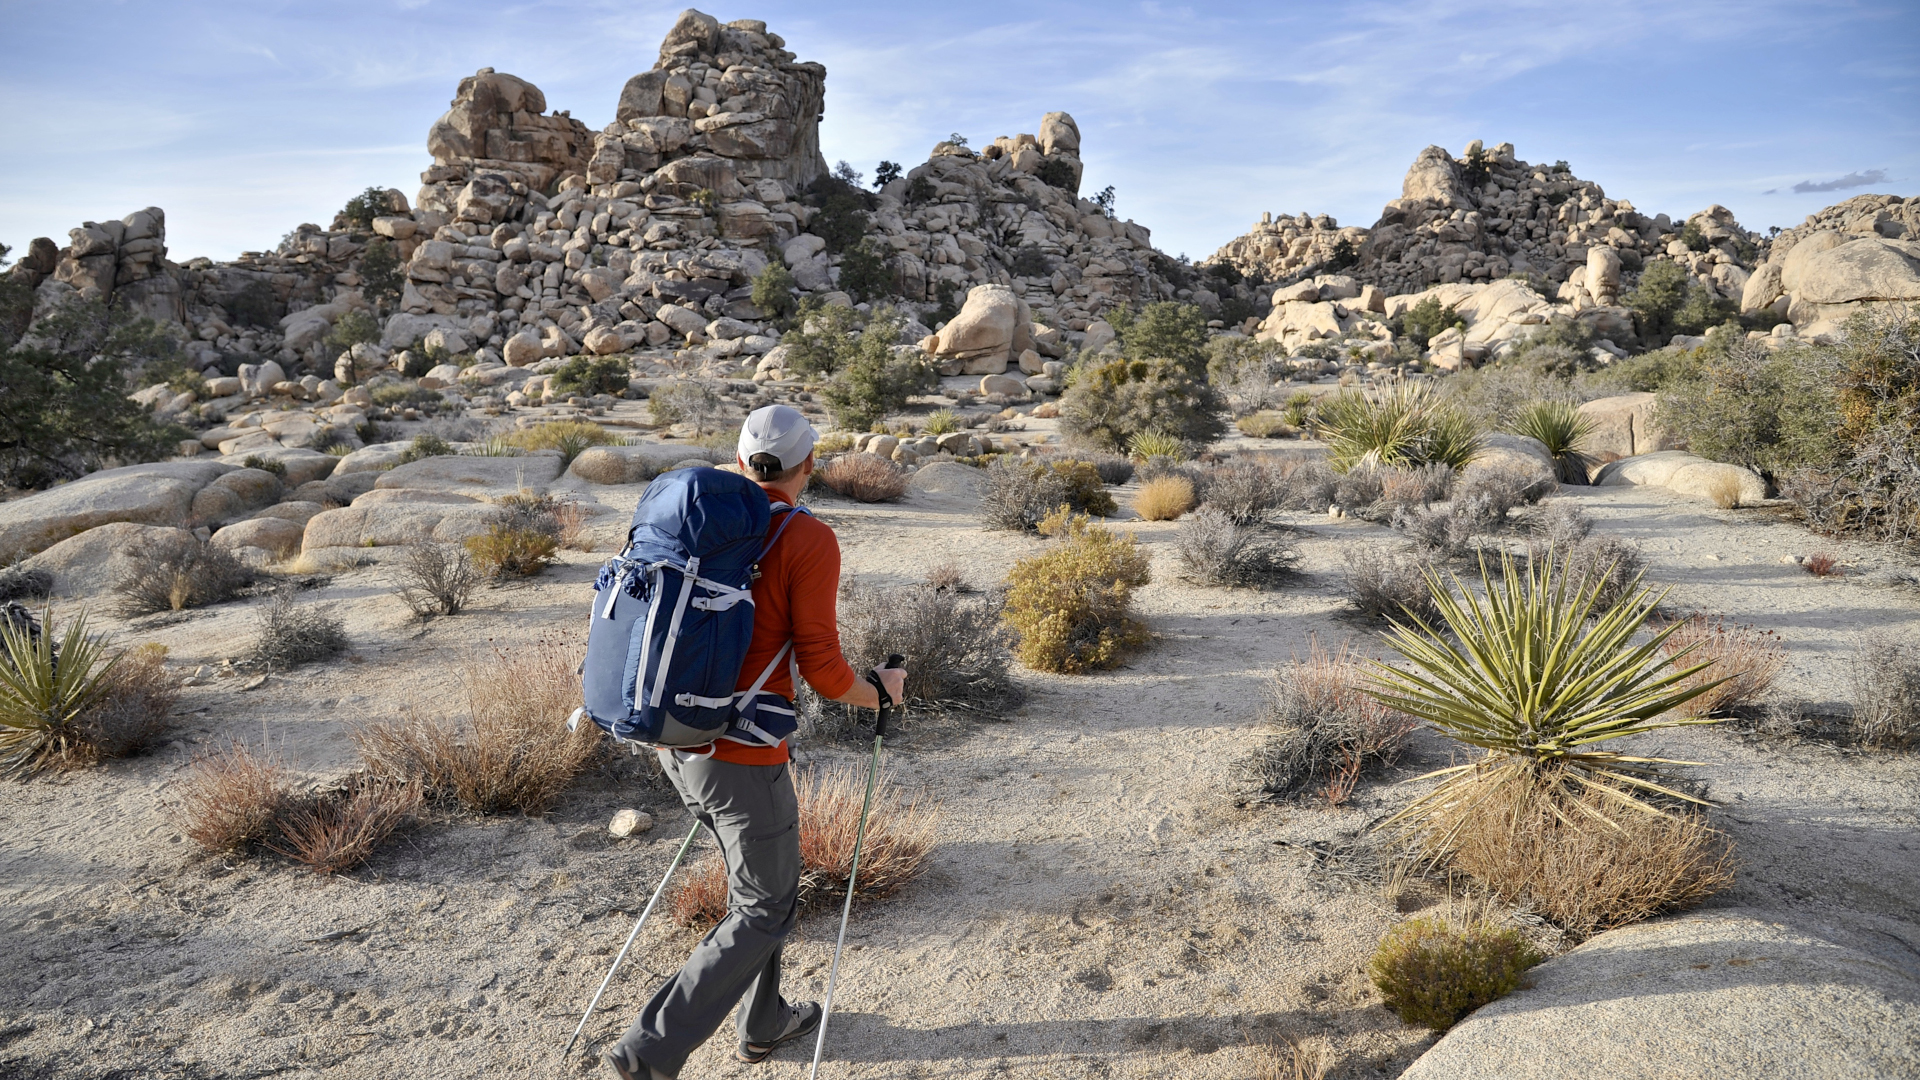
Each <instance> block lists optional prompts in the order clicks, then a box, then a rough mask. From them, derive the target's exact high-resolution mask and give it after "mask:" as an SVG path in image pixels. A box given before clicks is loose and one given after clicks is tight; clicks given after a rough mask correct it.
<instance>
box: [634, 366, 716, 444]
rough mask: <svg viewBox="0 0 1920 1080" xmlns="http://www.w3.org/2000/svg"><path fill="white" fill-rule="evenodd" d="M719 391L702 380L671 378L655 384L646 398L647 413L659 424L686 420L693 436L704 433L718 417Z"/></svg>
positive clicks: (684, 421) (677, 422) (664, 424)
mask: <svg viewBox="0 0 1920 1080" xmlns="http://www.w3.org/2000/svg"><path fill="white" fill-rule="evenodd" d="M721 408H722V403H721V400H720V394H719V392H718V391H717V390H715V389H714V388H713V385H712V384H711V383H709V382H707V381H706V380H704V379H675V380H674V381H673V382H671V383H668V384H666V385H664V386H656V387H654V389H653V393H652V394H650V395H648V397H647V415H648V416H650V417H652V418H653V422H654V423H656V424H659V425H661V426H666V425H669V424H679V423H687V424H692V425H693V433H694V436H695V437H698V436H701V435H705V434H706V433H707V429H708V428H709V427H711V426H713V422H714V421H715V420H717V419H718V418H719V415H720V410H721Z"/></svg>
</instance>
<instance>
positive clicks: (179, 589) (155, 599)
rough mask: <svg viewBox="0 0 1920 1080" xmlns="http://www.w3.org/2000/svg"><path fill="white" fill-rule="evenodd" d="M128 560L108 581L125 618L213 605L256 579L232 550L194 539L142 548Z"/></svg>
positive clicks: (252, 571) (256, 574)
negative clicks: (172, 546)
mask: <svg viewBox="0 0 1920 1080" xmlns="http://www.w3.org/2000/svg"><path fill="white" fill-rule="evenodd" d="M129 558H130V559H131V562H130V563H129V565H128V566H127V568H126V570H125V571H123V572H122V573H121V575H120V578H119V580H117V581H115V582H114V583H113V591H114V592H115V593H117V594H118V595H119V597H120V613H121V614H122V615H126V616H129V617H132V616H137V615H151V614H153V613H155V612H158V611H183V610H185V609H187V608H190V607H204V606H205V605H207V604H218V603H220V602H222V601H225V600H231V599H233V598H234V597H235V596H237V595H239V593H240V590H242V589H244V588H246V587H247V586H249V585H251V584H253V583H254V582H255V581H257V580H258V579H259V574H258V573H257V572H256V571H254V570H253V569H252V568H251V567H249V566H247V565H246V564H245V563H242V562H241V561H240V560H238V559H236V558H234V557H233V553H232V552H230V551H228V550H227V549H225V548H217V547H214V546H213V545H212V544H207V543H201V542H199V541H195V542H194V543H192V544H190V545H188V546H186V547H184V548H181V549H180V550H178V551H171V552H160V551H156V550H154V549H152V548H143V549H140V550H137V551H134V552H132V553H130V555H129Z"/></svg>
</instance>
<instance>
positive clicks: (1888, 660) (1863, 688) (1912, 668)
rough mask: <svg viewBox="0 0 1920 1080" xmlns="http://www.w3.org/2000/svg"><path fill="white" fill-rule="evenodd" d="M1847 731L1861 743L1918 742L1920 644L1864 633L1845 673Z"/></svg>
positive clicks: (1902, 746)
mask: <svg viewBox="0 0 1920 1080" xmlns="http://www.w3.org/2000/svg"><path fill="white" fill-rule="evenodd" d="M1848 674H1849V679H1848V682H1849V684H1850V686H1849V690H1850V693H1849V697H1851V698H1852V702H1853V733H1854V737H1855V738H1857V739H1858V740H1859V741H1860V744H1861V745H1862V746H1870V747H1873V748H1875V749H1878V750H1906V749H1910V748H1912V747H1915V746H1920V645H1917V644H1915V643H1914V642H1912V641H1908V640H1904V639H1901V638H1896V637H1893V636H1892V635H1890V634H1887V633H1884V632H1876V633H1872V634H1869V635H1867V638H1866V640H1865V641H1864V642H1862V644H1861V646H1860V651H1859V652H1857V653H1854V655H1853V663H1852V665H1851V667H1850V671H1849V673H1848Z"/></svg>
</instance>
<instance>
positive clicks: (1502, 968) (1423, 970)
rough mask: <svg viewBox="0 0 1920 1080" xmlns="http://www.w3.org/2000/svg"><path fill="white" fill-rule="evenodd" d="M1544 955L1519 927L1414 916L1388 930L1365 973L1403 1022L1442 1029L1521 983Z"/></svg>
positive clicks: (1509, 991) (1436, 1029) (1523, 983)
mask: <svg viewBox="0 0 1920 1080" xmlns="http://www.w3.org/2000/svg"><path fill="white" fill-rule="evenodd" d="M1542 959H1544V957H1542V956H1541V955H1540V954H1539V953H1538V952H1536V951H1535V950H1534V948H1533V946H1532V945H1530V944H1528V943H1527V939H1526V938H1524V937H1522V936H1521V935H1520V933H1519V931H1517V930H1513V929H1508V928H1503V927H1495V926H1493V925H1491V924H1488V923H1485V922H1474V923H1468V924H1466V925H1464V926H1454V925H1453V924H1451V923H1449V922H1447V921H1446V920H1444V919H1439V918H1417V919H1408V920H1407V921H1406V922H1403V923H1401V924H1399V925H1398V926H1395V927H1394V928H1393V929H1391V930H1389V931H1387V936H1386V937H1385V938H1384V939H1382V940H1381V942H1380V947H1379V948H1378V949H1377V950H1375V952H1374V954H1373V959H1372V961H1371V962H1369V963H1368V965H1367V974H1368V975H1369V976H1370V977H1371V978H1372V980H1373V985H1374V988H1375V989H1377V990H1379V991H1380V996H1381V997H1382V998H1384V999H1385V1003H1386V1006H1387V1008H1389V1009H1392V1010H1393V1011H1394V1013H1395V1015H1397V1016H1399V1017H1400V1019H1401V1020H1403V1021H1405V1022H1406V1023H1409V1024H1419V1025H1421V1026H1423V1027H1427V1028H1430V1029H1431V1030H1434V1031H1445V1030H1447V1029H1448V1028H1450V1027H1452V1026H1453V1025H1454V1024H1456V1023H1458V1022H1459V1021H1460V1020H1461V1019H1462V1018H1463V1017H1465V1016H1466V1015H1467V1014H1468V1013H1470V1012H1472V1011H1473V1010H1475V1009H1477V1008H1479V1007H1480V1006H1482V1005H1485V1004H1487V1003H1488V1002H1490V1001H1495V1000H1497V999H1499V998H1503V997H1505V996H1506V995H1508V994H1510V993H1512V992H1513V991H1515V990H1517V989H1519V988H1520V987H1521V986H1523V985H1525V983H1526V971H1527V969H1528V968H1530V967H1532V966H1534V965H1535V964H1538V963H1539V962H1540V961H1541V960H1542Z"/></svg>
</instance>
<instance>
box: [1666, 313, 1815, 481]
mask: <svg viewBox="0 0 1920 1080" xmlns="http://www.w3.org/2000/svg"><path fill="white" fill-rule="evenodd" d="M1694 364H1695V365H1696V367H1695V369H1694V372H1693V374H1692V375H1691V377H1689V378H1686V379H1684V380H1683V381H1680V382H1677V383H1673V384H1670V385H1669V386H1668V387H1667V388H1666V389H1665V390H1664V391H1663V392H1662V393H1661V395H1660V403H1659V417H1660V423H1661V424H1662V425H1663V426H1664V427H1666V428H1667V430H1668V431H1670V432H1672V433H1673V434H1674V435H1676V436H1678V437H1680V438H1682V439H1685V440H1686V443H1687V446H1688V447H1689V448H1690V449H1691V450H1692V451H1693V452H1694V453H1696V454H1699V455H1701V456H1702V457H1707V458H1711V459H1713V460H1714V461H1728V462H1732V463H1733V464H1736V465H1743V466H1746V467H1747V468H1749V469H1753V470H1755V471H1756V472H1759V473H1761V474H1763V475H1766V476H1769V477H1772V476H1777V475H1779V474H1780V473H1783V472H1785V471H1786V470H1787V469H1789V468H1792V467H1794V466H1800V465H1805V466H1812V467H1815V468H1826V467H1830V466H1832V465H1834V464H1836V463H1837V461H1838V460H1839V458H1840V455H1841V453H1842V451H1843V448H1844V446H1845V434H1844V432H1843V430H1842V427H1841V425H1840V424H1839V423H1836V421H1837V420H1838V419H1839V417H1840V401H1839V398H1838V396H1837V393H1838V381H1839V379H1840V371H1839V368H1840V365H1839V363H1838V357H1837V356H1836V355H1835V351H1834V350H1832V349H1830V348H1817V347H1808V346H1804V345H1790V346H1786V347H1783V348H1779V349H1775V350H1771V351H1769V350H1768V349H1766V348H1765V347H1764V346H1761V345H1758V344H1756V343H1754V342H1752V341H1749V340H1748V339H1747V338H1746V336H1745V334H1744V333H1743V332H1741V331H1738V330H1734V329H1732V328H1728V329H1726V330H1718V331H1715V332H1714V334H1712V335H1711V336H1710V337H1709V339H1708V344H1707V345H1706V346H1705V347H1703V348H1700V349H1698V350H1695V356H1694Z"/></svg>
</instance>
